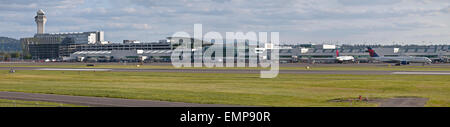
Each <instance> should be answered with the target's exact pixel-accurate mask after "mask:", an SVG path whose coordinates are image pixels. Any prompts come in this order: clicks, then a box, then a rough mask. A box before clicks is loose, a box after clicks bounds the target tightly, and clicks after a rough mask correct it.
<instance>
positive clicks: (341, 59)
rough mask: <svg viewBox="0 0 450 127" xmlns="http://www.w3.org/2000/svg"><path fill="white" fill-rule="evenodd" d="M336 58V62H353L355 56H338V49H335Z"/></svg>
mask: <svg viewBox="0 0 450 127" xmlns="http://www.w3.org/2000/svg"><path fill="white" fill-rule="evenodd" d="M336 60H337V61H338V62H354V61H355V57H353V56H339V50H338V49H336Z"/></svg>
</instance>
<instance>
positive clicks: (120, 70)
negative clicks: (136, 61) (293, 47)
mask: <svg viewBox="0 0 450 127" xmlns="http://www.w3.org/2000/svg"><path fill="white" fill-rule="evenodd" d="M10 69H11V68H10V67H0V70H10ZM14 69H15V70H47V71H113V72H184V73H249V74H259V73H260V72H261V70H252V69H127V68H91V69H89V68H43V67H14ZM279 73H280V74H355V75H369V74H376V75H389V74H421V75H450V72H448V71H335V70H280V71H279Z"/></svg>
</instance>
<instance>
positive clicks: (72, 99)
mask: <svg viewBox="0 0 450 127" xmlns="http://www.w3.org/2000/svg"><path fill="white" fill-rule="evenodd" d="M0 99H11V100H27V101H46V102H57V103H65V104H76V105H83V106H93V107H241V106H238V105H221V104H196V103H183V102H167V101H151V100H134V99H119V98H105V97H86V96H69V95H54V94H36V93H22V92H0Z"/></svg>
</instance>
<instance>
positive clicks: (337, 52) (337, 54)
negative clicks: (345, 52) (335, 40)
mask: <svg viewBox="0 0 450 127" xmlns="http://www.w3.org/2000/svg"><path fill="white" fill-rule="evenodd" d="M336 57H339V50H338V49H336Z"/></svg>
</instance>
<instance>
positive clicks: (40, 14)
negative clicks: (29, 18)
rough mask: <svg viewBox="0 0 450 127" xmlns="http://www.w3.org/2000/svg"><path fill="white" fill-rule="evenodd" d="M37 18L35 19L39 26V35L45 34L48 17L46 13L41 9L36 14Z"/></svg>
mask: <svg viewBox="0 0 450 127" xmlns="http://www.w3.org/2000/svg"><path fill="white" fill-rule="evenodd" d="M36 14H37V15H36V17H34V21H36V24H37V34H43V33H44V32H45V23H46V22H47V17H46V16H45V12H44V11H43V10H42V9H39V10H38V11H37V12H36Z"/></svg>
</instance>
